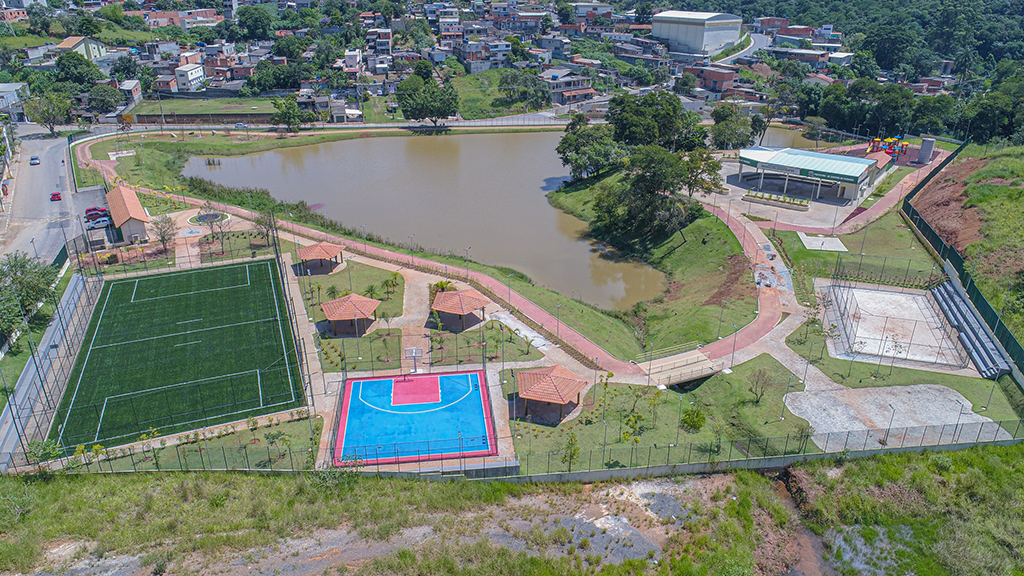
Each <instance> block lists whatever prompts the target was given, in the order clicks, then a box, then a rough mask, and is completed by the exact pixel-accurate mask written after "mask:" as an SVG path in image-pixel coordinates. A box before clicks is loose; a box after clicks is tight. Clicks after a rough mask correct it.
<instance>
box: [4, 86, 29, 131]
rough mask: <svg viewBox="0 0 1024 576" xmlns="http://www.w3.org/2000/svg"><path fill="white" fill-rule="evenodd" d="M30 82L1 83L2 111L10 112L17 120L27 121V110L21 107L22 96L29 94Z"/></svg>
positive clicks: (13, 118) (12, 117)
mask: <svg viewBox="0 0 1024 576" xmlns="http://www.w3.org/2000/svg"><path fill="white" fill-rule="evenodd" d="M28 95H29V89H28V84H26V83H24V82H5V83H2V84H0V111H2V112H3V113H4V114H10V116H11V119H12V120H14V121H15V122H24V121H25V112H24V110H22V108H21V101H22V96H26V97H27V96H28Z"/></svg>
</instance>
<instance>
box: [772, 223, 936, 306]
mask: <svg viewBox="0 0 1024 576" xmlns="http://www.w3.org/2000/svg"><path fill="white" fill-rule="evenodd" d="M768 236H769V238H770V239H771V241H772V242H773V243H774V244H775V246H776V247H781V249H780V252H781V253H782V254H783V255H784V257H785V259H786V264H787V265H789V268H790V271H791V272H792V275H793V283H794V287H795V288H796V296H797V299H798V300H800V301H801V302H810V303H814V302H815V301H816V299H815V296H814V293H813V290H812V279H813V278H814V277H815V274H817V277H819V278H826V277H830V276H831V275H832V272H833V270H834V269H835V264H836V259H837V258H842V261H843V263H844V266H845V268H846V269H847V270H852V271H856V270H862V271H863V273H864V275H865V276H864V279H865V281H874V279H875V278H877V277H878V276H880V275H884V276H886V277H892V276H896V277H898V278H901V279H902V278H905V277H908V278H910V279H911V281H914V282H916V281H917V279H926V278H930V277H932V274H933V273H934V274H938V273H941V269H940V268H938V265H937V264H935V262H934V261H933V260H932V257H931V254H930V253H929V252H928V249H927V248H926V247H925V246H924V245H923V244H921V242H920V241H919V240H918V239H917V237H916V236H915V235H914V234H913V233H912V232H911V231H910V229H909V228H908V227H907V225H906V223H905V222H904V221H903V218H902V217H900V215H899V213H898V212H896V211H895V210H892V211H890V212H888V213H886V214H885V215H884V216H882V217H881V218H879V219H878V220H875V221H874V222H872V223H871V224H869V225H867V226H866V227H864V229H863V230H861V231H860V232H856V233H854V234H841V235H838V236H829V237H831V238H839V239H840V240H842V242H843V244H844V245H845V246H846V248H847V250H849V252H847V253H838V252H824V251H821V250H810V249H807V248H804V245H803V243H802V242H801V241H800V238H799V236H797V233H796V232H791V231H788V230H778V231H776V232H775V236H774V237H772V235H771V233H770V232H769V234H768ZM862 249H863V254H864V256H863V258H862V257H861V255H860V254H861V250H862ZM840 254H841V256H840Z"/></svg>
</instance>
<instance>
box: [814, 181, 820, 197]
mask: <svg viewBox="0 0 1024 576" xmlns="http://www.w3.org/2000/svg"><path fill="white" fill-rule="evenodd" d="M814 197H815V198H817V199H818V200H821V178H818V191H817V192H816V193H815V195H814Z"/></svg>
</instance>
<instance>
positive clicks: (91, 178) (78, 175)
mask: <svg viewBox="0 0 1024 576" xmlns="http://www.w3.org/2000/svg"><path fill="white" fill-rule="evenodd" d="M75 185H76V186H78V187H79V188H88V187H90V186H102V185H103V176H102V175H101V174H100V173H99V171H98V170H90V169H88V168H83V167H81V166H76V167H75Z"/></svg>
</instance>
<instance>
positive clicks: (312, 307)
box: [289, 243, 426, 322]
mask: <svg viewBox="0 0 1024 576" xmlns="http://www.w3.org/2000/svg"><path fill="white" fill-rule="evenodd" d="M289 244H291V243H289ZM291 246H294V244H291ZM292 261H293V262H297V261H298V257H297V256H296V255H295V253H294V252H292ZM334 270H335V271H334V272H333V273H331V274H328V275H324V274H314V275H313V276H310V277H309V278H306V279H303V281H302V285H303V290H304V291H305V298H303V300H304V301H305V303H306V314H307V315H308V316H310V317H311V318H313V320H314V321H315V322H321V321H323V320H324V313H323V311H322V310H320V306H319V303H320V302H326V301H328V300H333V298H340V297H342V296H344V295H346V294H349V293H354V294H361V295H363V296H365V295H366V293H367V289H368V288H369V287H370V286H373V287H374V290H373V291H374V292H375V293H376V295H375V296H372V297H373V298H376V299H377V300H380V301H381V304H380V306H378V307H377V317H378V318H381V317H382V316H385V315H386V316H387V317H388V318H397V317H399V316H401V315H402V303H403V299H404V298H405V279H404V278H402V275H401V274H399V273H398V272H391V271H390V270H384V269H383V268H377V267H376V266H370V265H369V264H362V263H360V262H353V261H351V260H348V261H347V263H346V264H345V267H344V268H342V267H341V266H337V267H335V269H334ZM388 279H394V280H395V282H396V286H395V287H394V288H392V289H390V290H388V291H385V289H384V282H385V281H386V280H388ZM306 280H311V281H312V285H313V291H314V292H315V294H314V295H313V297H312V298H310V296H309V286H310V283H309V282H306ZM332 286H333V287H334V288H335V289H337V291H338V295H337V296H335V297H333V298H332V297H331V296H330V295H328V293H327V292H328V291H329V290H330V288H331V287H332ZM423 321H424V322H426V318H424V319H423Z"/></svg>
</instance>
